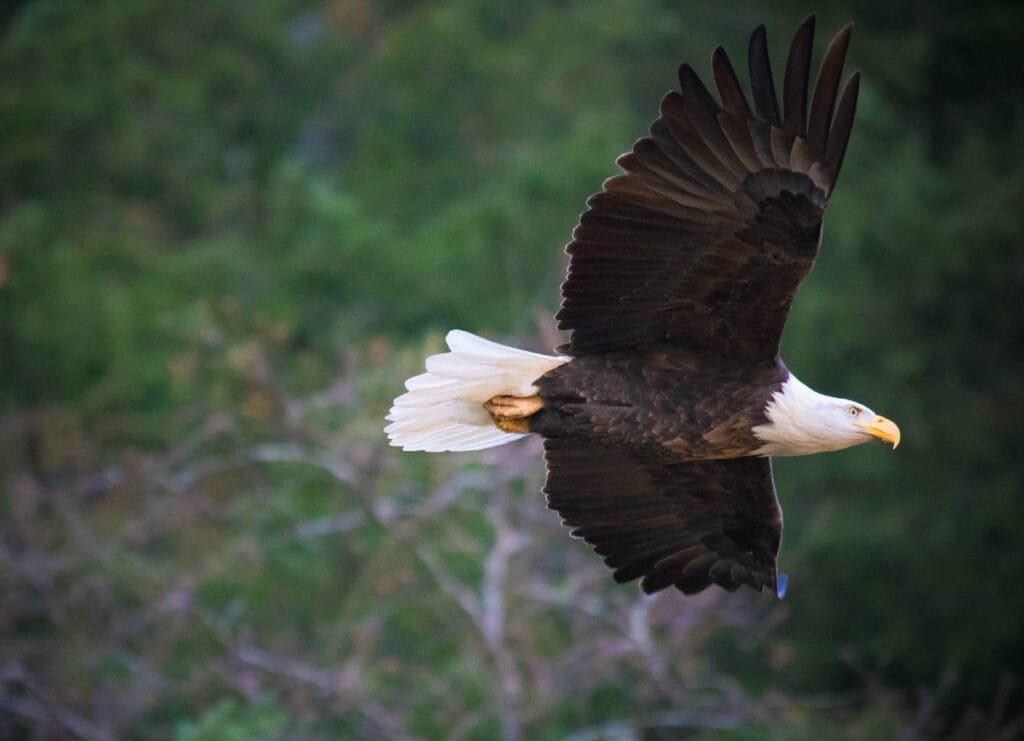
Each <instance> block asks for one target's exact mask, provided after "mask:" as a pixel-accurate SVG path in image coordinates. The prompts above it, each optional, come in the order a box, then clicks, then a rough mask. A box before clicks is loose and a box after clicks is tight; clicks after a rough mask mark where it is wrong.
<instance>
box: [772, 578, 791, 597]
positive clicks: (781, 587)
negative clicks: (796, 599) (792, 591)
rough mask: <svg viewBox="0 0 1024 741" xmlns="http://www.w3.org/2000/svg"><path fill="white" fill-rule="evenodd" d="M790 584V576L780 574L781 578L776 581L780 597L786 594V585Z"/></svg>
mask: <svg viewBox="0 0 1024 741" xmlns="http://www.w3.org/2000/svg"><path fill="white" fill-rule="evenodd" d="M788 586H789V577H788V576H786V575H785V574H779V578H778V579H776V581H775V594H777V595H778V597H779V599H782V598H783V597H785V596H786V587H788Z"/></svg>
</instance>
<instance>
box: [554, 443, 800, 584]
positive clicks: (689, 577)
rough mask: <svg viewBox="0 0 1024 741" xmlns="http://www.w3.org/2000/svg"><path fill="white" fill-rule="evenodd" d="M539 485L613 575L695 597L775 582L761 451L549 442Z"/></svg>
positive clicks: (774, 531)
mask: <svg viewBox="0 0 1024 741" xmlns="http://www.w3.org/2000/svg"><path fill="white" fill-rule="evenodd" d="M544 448H545V455H544V458H545V461H546V462H547V467H548V477H547V482H546V483H545V485H544V492H545V494H547V498H548V507H550V508H551V509H554V510H557V511H558V513H559V515H561V517H562V522H563V524H565V525H567V526H568V527H570V528H572V534H573V535H575V536H577V537H580V538H583V539H584V540H586V541H587V542H588V543H590V544H591V545H593V546H594V550H595V551H596V552H597V554H598V555H600V556H602V557H603V558H604V562H605V563H606V564H608V566H610V567H611V568H613V569H615V573H614V577H615V580H616V581H618V582H626V581H630V580H631V579H636V578H638V577H642V580H641V582H640V586H641V587H642V588H643V590H644V591H645V592H648V593H650V592H657V591H658V590H661V589H664V588H666V587H669V586H675V587H677V588H678V589H680V590H681V591H683V592H684V593H686V594H694V593H696V592H699V591H701V590H703V589H704V588H706V587H708V586H710V585H711V584H712V583H714V584H718V585H720V586H722V587H724V588H725V589H728V590H729V591H732V590H734V589H737V588H738V587H739V586H740V585H741V584H746V585H748V586H750V587H752V588H754V589H756V590H757V591H761V589H762V588H764V587H766V586H767V587H769V588H771V589H772V590H777V588H778V583H779V581H778V576H777V573H776V566H775V563H776V557H777V556H778V552H779V545H780V543H781V540H782V511H781V510H780V509H779V504H778V500H777V499H776V498H775V485H774V483H773V481H772V471H771V461H770V459H768V458H760V457H750V458H731V459H728V460H707V461H686V462H679V461H678V460H675V459H669V458H644V457H640V456H639V455H637V454H632V453H629V452H626V451H623V450H621V449H618V448H608V447H604V446H599V445H593V444H589V443H580V442H577V441H567V440H559V439H551V438H549V439H547V440H545V441H544Z"/></svg>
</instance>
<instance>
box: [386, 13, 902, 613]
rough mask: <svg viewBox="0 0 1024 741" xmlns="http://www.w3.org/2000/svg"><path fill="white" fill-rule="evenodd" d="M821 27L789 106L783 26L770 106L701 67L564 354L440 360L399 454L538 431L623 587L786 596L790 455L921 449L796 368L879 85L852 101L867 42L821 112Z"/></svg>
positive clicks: (798, 59)
mask: <svg viewBox="0 0 1024 741" xmlns="http://www.w3.org/2000/svg"><path fill="white" fill-rule="evenodd" d="M814 24H815V20H814V16H811V17H809V18H808V19H807V20H806V21H804V23H803V24H802V25H801V26H800V28H799V29H798V30H797V32H796V35H795V37H794V39H793V43H792V45H791V47H790V50H789V57H788V59H787V61H786V67H785V72H784V73H783V78H782V101H781V105H780V103H779V99H778V97H777V95H776V87H775V83H774V81H773V79H772V70H771V66H770V63H769V59H768V51H767V44H766V40H765V30H764V26H759V27H758V28H757V29H756V30H755V31H754V33H753V35H752V36H751V39H750V45H749V56H748V59H749V76H750V88H751V93H752V96H751V97H752V101H753V105H751V103H750V100H748V98H747V96H746V95H745V94H744V92H743V88H742V86H741V85H740V82H739V80H738V79H737V76H736V72H735V71H734V69H733V66H732V64H731V63H730V61H729V58H728V57H727V56H726V53H725V52H724V51H723V50H722V48H721V47H719V48H718V49H716V50H715V51H714V53H713V54H712V56H711V64H712V69H713V73H714V81H715V86H716V87H717V89H718V99H717V100H716V99H715V97H714V96H712V94H711V93H710V92H709V91H708V89H707V88H706V87H705V86H704V84H703V83H702V82H701V81H700V79H699V78H698V76H697V75H696V73H695V72H694V71H693V69H692V68H691V67H690V66H689V65H687V64H683V65H682V66H681V67H680V68H679V82H680V90H678V91H672V92H669V93H668V94H667V95H666V96H665V97H664V99H663V100H662V102H661V113H660V115H659V117H658V118H657V119H656V120H655V121H654V123H653V124H652V125H651V129H650V135H649V136H646V137H644V138H642V139H640V140H638V141H637V142H636V143H635V144H634V145H633V148H632V150H631V151H629V152H627V153H626V154H624V155H622V156H621V157H619V159H618V161H617V162H618V165H619V166H620V167H621V168H622V170H623V174H620V175H616V176H615V177H612V178H610V179H608V180H607V181H605V183H604V185H603V187H602V190H601V192H600V193H597V194H596V195H594V196H592V197H591V198H590V199H589V200H588V201H587V209H586V211H585V212H584V213H583V215H582V216H581V217H580V220H579V224H578V226H577V227H576V228H575V230H574V231H573V234H572V241H570V242H569V244H568V246H567V247H566V252H567V253H568V254H569V255H570V260H569V268H568V273H567V275H566V278H565V281H564V282H563V284H562V303H561V307H560V309H559V311H558V313H557V315H556V319H557V323H558V327H559V328H560V329H564V330H568V331H569V332H570V335H569V342H568V343H567V344H565V345H563V346H562V347H560V348H558V352H559V353H560V354H559V355H557V356H551V355H539V354H536V353H531V352H526V351H523V350H517V349H514V348H509V347H505V346H503V345H499V344H496V343H493V342H490V341H488V340H484V339H482V338H479V337H476V336H474V335H471V334H469V333H467V332H462V331H458V330H456V331H453V332H451V333H449V334H448V336H447V342H448V346H449V348H450V350H451V351H450V352H448V353H444V354H441V355H435V356H433V357H430V358H427V361H426V367H427V372H426V373H424V374H422V375H419V376H416V377H414V378H411V379H409V380H408V381H407V382H406V388H407V389H408V391H407V393H405V394H403V395H402V396H400V397H398V398H397V399H396V400H395V403H394V406H393V407H392V409H391V412H390V414H389V415H388V420H390V424H389V425H388V426H387V427H386V429H385V431H386V433H387V435H388V437H389V438H390V440H391V443H392V444H393V445H397V446H400V447H402V448H404V449H406V450H426V451H443V450H477V449H480V448H486V447H490V446H494V445H500V444H502V443H505V442H508V441H510V440H514V439H516V438H518V437H521V436H523V435H526V434H530V433H536V434H538V435H540V436H541V437H542V438H543V439H544V449H545V456H544V457H545V461H546V463H547V481H546V483H545V486H544V492H545V494H546V495H547V502H548V506H549V507H550V508H551V509H553V510H556V511H557V512H558V514H559V515H560V516H561V518H562V522H563V523H564V524H565V525H566V526H568V527H570V528H571V529H572V530H571V533H572V535H574V536H577V537H580V538H583V539H584V540H586V541H587V542H588V543H590V544H591V545H593V547H594V550H595V551H596V552H597V553H598V554H599V555H600V556H602V557H603V558H604V561H605V563H606V564H607V565H608V566H610V567H611V568H612V569H614V578H615V580H616V581H618V582H626V581H630V580H632V579H636V578H640V580H641V581H640V586H641V588H642V589H643V590H644V591H645V592H648V593H651V592H656V591H658V590H661V589H664V588H666V587H669V586H674V587H676V588H678V589H679V590H681V591H682V592H684V593H686V594H694V593H696V592H700V591H701V590H703V589H705V588H706V587H708V586H710V585H711V584H718V585H719V586H721V587H723V588H725V589H727V590H729V591H732V590H735V589H737V588H738V587H739V586H740V585H743V584H746V585H748V586H750V587H752V588H754V589H756V590H757V591H761V590H762V589H763V588H765V587H768V588H770V589H772V590H773V591H775V592H776V593H778V594H779V596H781V594H782V592H783V591H784V589H785V577H784V575H780V574H779V573H778V570H777V566H776V563H777V557H778V552H779V546H780V543H781V538H782V512H781V510H780V508H779V503H778V499H777V498H776V494H775V485H774V482H773V479H772V464H771V459H772V457H773V456H787V455H807V454H810V453H818V452H823V451H829V450H839V449H841V448H847V447H850V446H852V445H858V444H860V443H863V442H866V441H869V440H876V439H877V440H882V441H885V442H888V443H891V444H892V445H893V447H895V446H896V445H897V444H898V443H899V440H900V431H899V428H898V427H897V426H896V425H895V424H894V423H893V422H891V421H890V420H888V419H886V418H885V417H882V416H879V415H878V414H876V413H875V412H873V411H872V410H871V409H869V408H868V407H867V406H865V405H864V404H861V403H859V402H856V401H850V400H849V399H841V398H835V397H832V396H826V395H824V394H820V393H818V392H816V391H814V390H812V389H810V388H809V387H808V386H806V385H804V384H803V383H801V382H800V381H799V380H798V379H797V378H796V376H794V375H793V374H792V373H790V371H789V369H788V368H787V367H786V365H785V363H783V361H782V359H781V358H780V357H779V339H780V336H781V334H782V329H783V326H784V324H785V322H786V317H787V316H788V314H789V310H790V306H791V304H792V301H793V297H794V295H795V294H796V291H797V288H798V287H799V285H800V282H801V281H802V280H803V279H804V276H806V275H807V273H808V272H809V271H810V269H811V266H812V264H813V263H814V260H815V257H816V256H817V254H818V245H819V243H820V239H821V231H822V216H823V214H824V212H825V208H826V206H827V205H828V202H829V198H830V196H831V195H832V191H833V188H834V186H835V183H836V178H837V177H838V175H839V170H840V166H841V165H842V162H843V155H844V153H845V151H846V145H847V141H848V139H849V135H850V129H851V126H852V123H853V117H854V109H855V108H856V104H857V91H858V87H859V82H860V73H859V72H854V73H853V75H851V76H850V77H849V79H848V80H847V82H846V84H845V85H844V86H843V87H842V93H841V94H840V82H841V79H840V78H841V73H842V67H843V62H844V59H845V57H846V51H847V47H848V45H849V41H850V33H851V25H847V26H846V27H844V28H843V29H841V30H840V31H839V32H838V33H837V34H836V36H835V37H834V38H833V39H832V41H831V43H830V44H829V46H828V49H827V50H826V51H825V55H824V57H823V59H822V61H821V65H820V67H819V69H818V73H817V77H816V79H815V83H814V86H813V92H811V93H810V95H809V94H808V89H809V87H810V86H809V84H808V83H809V77H810V71H811V49H812V46H813V37H814Z"/></svg>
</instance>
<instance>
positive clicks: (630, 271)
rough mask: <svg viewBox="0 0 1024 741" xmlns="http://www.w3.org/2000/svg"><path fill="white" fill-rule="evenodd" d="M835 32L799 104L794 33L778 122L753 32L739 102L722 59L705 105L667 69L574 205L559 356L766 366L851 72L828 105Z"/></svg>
mask: <svg viewBox="0 0 1024 741" xmlns="http://www.w3.org/2000/svg"><path fill="white" fill-rule="evenodd" d="M850 32H851V26H849V25H848V26H846V27H845V28H843V29H842V30H841V31H840V32H839V33H838V34H837V35H836V36H835V38H834V39H833V40H832V43H831V44H830V45H829V47H828V51H827V52H826V53H825V56H824V59H823V60H822V63H821V67H820V69H819V71H818V76H817V80H816V82H815V85H814V92H813V94H812V95H811V97H810V101H809V102H808V81H809V74H810V68H811V65H810V62H811V47H812V44H813V38H814V16H811V17H810V18H808V19H807V20H806V21H804V23H803V25H802V26H800V29H799V30H798V31H797V33H796V36H795V37H794V39H793V44H792V47H791V48H790V52H789V58H788V61H787V64H786V70H785V76H784V80H783V96H782V107H781V108H780V106H779V103H778V100H777V98H776V92H775V83H774V82H773V80H772V71H771V66H770V63H769V60H768V51H767V46H766V42H765V32H764V27H763V26H760V27H758V29H757V30H756V31H754V34H753V36H752V37H751V40H750V51H749V59H750V82H751V88H752V92H753V101H754V107H753V108H751V107H750V105H749V103H748V102H747V98H746V96H745V95H744V93H743V91H742V89H741V87H740V84H739V82H738V80H737V78H736V73H735V71H734V70H733V67H732V65H731V64H730V62H729V59H728V57H727V56H726V54H725V52H724V51H723V50H722V49H721V48H718V49H716V50H715V52H714V54H713V55H712V66H713V70H714V77H715V83H716V85H717V88H718V92H719V95H720V97H721V102H720V103H719V102H718V101H716V100H715V99H714V98H713V97H712V96H711V94H710V93H709V92H708V90H707V88H705V87H704V85H703V83H701V81H700V80H699V79H698V77H697V75H696V73H695V72H694V71H693V69H692V68H691V67H690V66H689V65H686V64H684V65H683V66H682V67H680V69H679V79H680V83H681V91H680V92H675V91H673V92H670V93H669V94H668V95H666V96H665V98H664V100H662V103H661V115H660V116H659V117H658V119H657V120H656V121H655V122H654V123H653V124H652V126H651V133H650V136H648V137H645V138H643V139H640V140H639V141H638V142H637V143H636V144H635V145H634V146H633V149H632V151H631V152H629V153H627V154H624V155H623V156H621V157H620V158H619V159H618V164H619V165H620V166H621V167H622V169H623V170H624V171H625V174H623V175H618V176H616V177H613V178H610V179H609V180H607V181H606V182H605V183H604V189H603V190H602V192H601V193H598V194H597V195H594V196H592V197H591V198H590V199H589V201H588V202H587V205H588V207H589V208H588V210H587V211H585V212H584V213H583V215H582V216H581V217H580V223H579V225H578V226H577V227H576V229H575V231H574V232H573V239H572V241H571V242H570V243H569V245H568V247H567V248H566V251H567V252H568V253H569V254H570V255H571V256H572V257H571V260H570V262H569V271H568V275H567V277H566V279H565V282H564V283H563V284H562V305H561V309H560V310H559V312H558V314H557V319H558V326H559V327H560V328H561V329H568V330H571V332H572V334H571V337H570V342H569V343H568V344H567V345H565V346H564V347H563V348H561V350H562V351H564V352H567V353H569V354H572V355H584V354H588V353H596V352H606V351H609V350H614V349H621V348H626V347H635V346H639V345H645V344H649V343H656V342H669V343H673V344H677V345H680V346H685V347H687V348H690V349H692V350H694V351H696V352H704V353H708V354H717V355H720V356H723V357H727V358H748V357H749V358H758V359H770V358H772V357H774V355H775V354H776V353H777V352H778V344H779V338H780V336H781V334H782V328H783V326H784V324H785V322H786V317H787V316H788V314H789V308H790V305H791V304H792V301H793V296H794V295H795V293H796V290H797V288H798V287H799V285H800V282H801V281H802V280H803V278H804V276H805V275H806V274H807V273H808V272H809V271H810V269H811V266H812V264H813V263H814V258H815V256H816V255H817V252H818V242H819V239H820V235H821V219H822V212H823V210H824V208H825V206H826V204H827V202H828V199H829V196H830V195H831V193H832V188H833V186H834V185H835V182H836V177H837V176H838V175H839V169H840V166H841V165H842V161H843V155H844V153H845V151H846V144H847V141H848V139H849V135H850V128H851V126H852V124H853V114H854V109H855V107H856V103H857V91H858V86H859V80H860V77H859V73H854V74H853V76H852V77H851V78H850V80H849V81H848V82H847V84H846V86H845V88H844V90H843V93H842V96H841V98H840V99H839V101H838V105H837V104H836V100H837V97H838V91H839V85H840V75H841V72H842V67H843V61H844V59H845V57H846V49H847V46H848V45H849V41H850Z"/></svg>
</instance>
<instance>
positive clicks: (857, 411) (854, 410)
mask: <svg viewBox="0 0 1024 741" xmlns="http://www.w3.org/2000/svg"><path fill="white" fill-rule="evenodd" d="M858 414H860V409H858V408H857V407H850V416H851V417H856V416H857V415H858Z"/></svg>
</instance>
